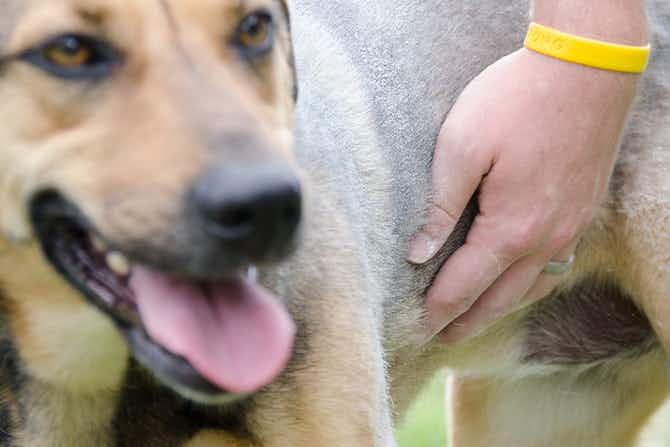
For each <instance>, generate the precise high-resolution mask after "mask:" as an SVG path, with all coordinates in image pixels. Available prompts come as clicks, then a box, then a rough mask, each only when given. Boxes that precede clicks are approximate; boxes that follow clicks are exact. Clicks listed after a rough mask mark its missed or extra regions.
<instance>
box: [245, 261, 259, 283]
mask: <svg viewBox="0 0 670 447" xmlns="http://www.w3.org/2000/svg"><path fill="white" fill-rule="evenodd" d="M247 279H248V280H249V281H253V282H256V281H258V268H256V266H253V265H252V266H251V267H249V269H248V270H247Z"/></svg>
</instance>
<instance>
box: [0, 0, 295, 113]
mask: <svg viewBox="0 0 670 447" xmlns="http://www.w3.org/2000/svg"><path fill="white" fill-rule="evenodd" d="M1 1H2V0H0V2H1ZM278 2H279V4H280V5H281V9H282V12H283V13H284V19H285V21H286V31H287V33H288V36H287V46H288V48H287V49H286V58H287V63H288V64H289V66H290V67H291V72H292V76H293V101H294V102H298V72H297V70H296V68H295V52H294V50H293V37H292V35H293V33H292V32H291V12H290V10H289V6H288V3H287V1H286V0H278Z"/></svg>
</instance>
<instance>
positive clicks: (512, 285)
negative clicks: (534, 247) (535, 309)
mask: <svg viewBox="0 0 670 447" xmlns="http://www.w3.org/2000/svg"><path fill="white" fill-rule="evenodd" d="M544 265H545V261H544V258H543V257H539V256H537V255H532V256H526V257H525V258H522V259H520V260H519V261H517V262H516V263H514V264H513V265H512V266H511V267H510V268H509V269H508V270H507V271H505V273H503V274H502V275H501V276H500V278H499V279H498V280H496V281H495V283H493V284H492V285H491V287H489V288H488V289H487V290H486V291H485V292H484V293H483V294H482V295H481V296H480V297H479V299H477V301H476V302H475V303H474V304H473V305H472V307H470V309H469V310H468V311H467V312H465V313H464V314H463V315H461V316H460V317H458V318H457V319H456V320H454V321H453V322H452V323H450V324H449V325H448V326H447V327H446V328H445V329H444V331H443V332H442V333H441V334H440V335H439V339H440V341H443V342H445V343H456V342H459V341H462V340H464V339H466V338H470V337H474V336H476V335H478V334H479V333H481V332H482V331H483V330H484V329H486V328H487V327H488V326H489V325H490V324H491V323H493V322H495V321H497V320H498V319H500V318H501V317H503V316H505V315H508V314H509V313H511V312H512V311H514V310H515V309H517V308H518V307H519V306H520V302H521V299H522V298H523V297H524V296H525V295H526V293H527V292H528V290H530V289H531V288H532V287H533V285H534V284H535V283H536V281H537V280H538V278H539V276H540V274H541V273H542V269H543V268H544Z"/></svg>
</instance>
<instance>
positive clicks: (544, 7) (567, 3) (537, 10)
mask: <svg viewBox="0 0 670 447" xmlns="http://www.w3.org/2000/svg"><path fill="white" fill-rule="evenodd" d="M644 3H645V2H644V0H532V7H531V18H532V20H533V21H535V22H537V23H540V24H542V25H546V26H550V27H552V28H557V29H559V30H561V31H564V32H568V33H573V34H577V35H580V36H584V37H590V38H594V39H600V40H605V41H609V42H614V43H620V44H628V45H646V44H647V43H648V41H649V30H648V25H647V16H646V13H645V7H644Z"/></svg>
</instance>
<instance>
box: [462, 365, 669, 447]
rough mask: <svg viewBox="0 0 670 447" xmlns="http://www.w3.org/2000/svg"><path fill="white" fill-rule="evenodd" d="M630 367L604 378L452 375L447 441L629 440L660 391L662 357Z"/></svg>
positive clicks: (591, 446)
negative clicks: (521, 377) (449, 430)
mask: <svg viewBox="0 0 670 447" xmlns="http://www.w3.org/2000/svg"><path fill="white" fill-rule="evenodd" d="M638 361H639V360H638ZM636 365H638V366H637V368H627V369H626V372H625V373H621V374H619V375H616V377H614V376H613V377H610V378H609V380H603V377H602V371H600V372H594V373H593V375H592V376H591V375H590V374H591V373H586V374H584V375H582V376H575V375H572V374H563V373H555V374H549V375H547V376H544V377H535V378H524V379H520V380H513V379H504V378H496V377H490V378H465V377H458V378H454V379H453V381H454V383H453V386H452V399H451V411H452V421H453V422H452V423H453V426H452V429H453V431H452V444H451V445H452V447H488V446H492V445H495V446H497V447H536V446H543V447H554V446H555V447H559V446H568V445H569V446H571V447H612V446H617V447H626V446H632V445H634V443H635V441H636V439H637V436H638V434H639V432H640V430H641V429H642V427H643V426H644V424H645V423H646V422H647V421H648V419H649V417H650V416H651V415H652V414H653V412H654V411H655V410H656V409H657V408H658V407H659V406H660V405H661V404H662V402H663V400H664V396H665V395H666V391H667V382H666V380H665V375H664V372H663V367H662V366H663V359H662V356H661V355H659V354H658V353H655V354H649V355H648V358H647V359H645V361H643V362H639V363H636ZM605 374H607V373H605Z"/></svg>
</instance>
